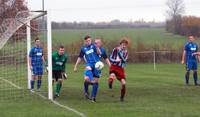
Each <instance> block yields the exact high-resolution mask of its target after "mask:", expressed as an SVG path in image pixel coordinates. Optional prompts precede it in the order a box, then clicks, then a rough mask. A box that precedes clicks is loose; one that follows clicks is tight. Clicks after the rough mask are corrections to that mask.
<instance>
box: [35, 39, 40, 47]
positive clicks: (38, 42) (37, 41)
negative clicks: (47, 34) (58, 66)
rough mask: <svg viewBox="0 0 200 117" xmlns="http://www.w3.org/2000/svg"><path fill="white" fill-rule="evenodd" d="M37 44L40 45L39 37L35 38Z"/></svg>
mask: <svg viewBox="0 0 200 117" xmlns="http://www.w3.org/2000/svg"><path fill="white" fill-rule="evenodd" d="M35 46H36V47H40V39H39V38H38V37H37V38H35Z"/></svg>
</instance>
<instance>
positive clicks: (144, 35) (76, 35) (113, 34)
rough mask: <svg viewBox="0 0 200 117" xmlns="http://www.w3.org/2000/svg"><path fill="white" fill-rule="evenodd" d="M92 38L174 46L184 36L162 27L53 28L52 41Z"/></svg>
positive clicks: (180, 43) (179, 44)
mask: <svg viewBox="0 0 200 117" xmlns="http://www.w3.org/2000/svg"><path fill="white" fill-rule="evenodd" d="M87 34H89V35H91V36H92V37H93V38H97V37H99V38H103V39H105V40H118V39H120V38H121V37H124V36H127V37H129V38H130V39H131V40H132V43H133V45H134V44H136V42H137V41H140V42H143V43H144V44H150V45H154V44H158V45H162V44H168V45H171V46H172V47H174V48H177V47H180V46H182V45H183V44H184V43H185V41H186V39H187V38H186V37H183V36H178V35H172V34H170V33H166V31H165V29H164V28H137V29H82V30H77V29H74V30H73V29H72V30H69V29H67V30H53V43H62V44H63V43H65V44H69V43H71V42H74V41H77V40H80V39H82V38H83V37H84V36H85V35H87Z"/></svg>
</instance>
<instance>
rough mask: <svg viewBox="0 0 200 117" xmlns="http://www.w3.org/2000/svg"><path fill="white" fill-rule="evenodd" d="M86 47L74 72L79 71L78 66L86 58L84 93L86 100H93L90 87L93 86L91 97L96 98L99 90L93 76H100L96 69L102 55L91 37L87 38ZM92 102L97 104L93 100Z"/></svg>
mask: <svg viewBox="0 0 200 117" xmlns="http://www.w3.org/2000/svg"><path fill="white" fill-rule="evenodd" d="M84 42H85V45H84V46H83V47H82V48H81V51H80V54H79V57H78V59H77V61H76V64H75V66H74V71H75V72H76V71H77V66H78V64H80V62H81V59H82V58H84V59H85V62H86V67H85V72H84V93H85V97H86V99H91V98H90V96H89V92H88V87H89V85H90V84H91V85H92V86H93V88H92V93H91V97H95V94H96V92H97V89H98V83H96V82H95V80H94V77H93V76H99V72H98V70H97V69H96V68H95V64H96V62H98V61H99V57H97V56H98V55H100V50H99V49H98V48H97V47H96V46H95V45H94V44H93V43H92V40H91V37H90V36H85V38H84ZM92 102H96V99H95V98H93V99H92Z"/></svg>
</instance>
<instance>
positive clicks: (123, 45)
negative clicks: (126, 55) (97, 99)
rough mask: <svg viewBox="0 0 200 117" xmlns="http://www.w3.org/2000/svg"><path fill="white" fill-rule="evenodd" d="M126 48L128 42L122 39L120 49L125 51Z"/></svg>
mask: <svg viewBox="0 0 200 117" xmlns="http://www.w3.org/2000/svg"><path fill="white" fill-rule="evenodd" d="M127 46H128V40H127V39H122V40H121V41H120V48H121V49H123V50H125V49H126V48H127Z"/></svg>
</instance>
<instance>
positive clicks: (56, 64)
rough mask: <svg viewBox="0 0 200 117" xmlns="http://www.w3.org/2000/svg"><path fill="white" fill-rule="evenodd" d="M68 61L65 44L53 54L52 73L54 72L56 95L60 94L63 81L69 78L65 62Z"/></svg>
mask: <svg viewBox="0 0 200 117" xmlns="http://www.w3.org/2000/svg"><path fill="white" fill-rule="evenodd" d="M66 62H67V54H66V53H65V49H64V46H60V47H59V49H58V51H55V52H53V54H52V70H53V71H52V73H53V87H54V86H55V87H54V90H55V97H59V96H60V91H61V87H62V82H63V80H64V79H67V74H66V73H65V63H66Z"/></svg>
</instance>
